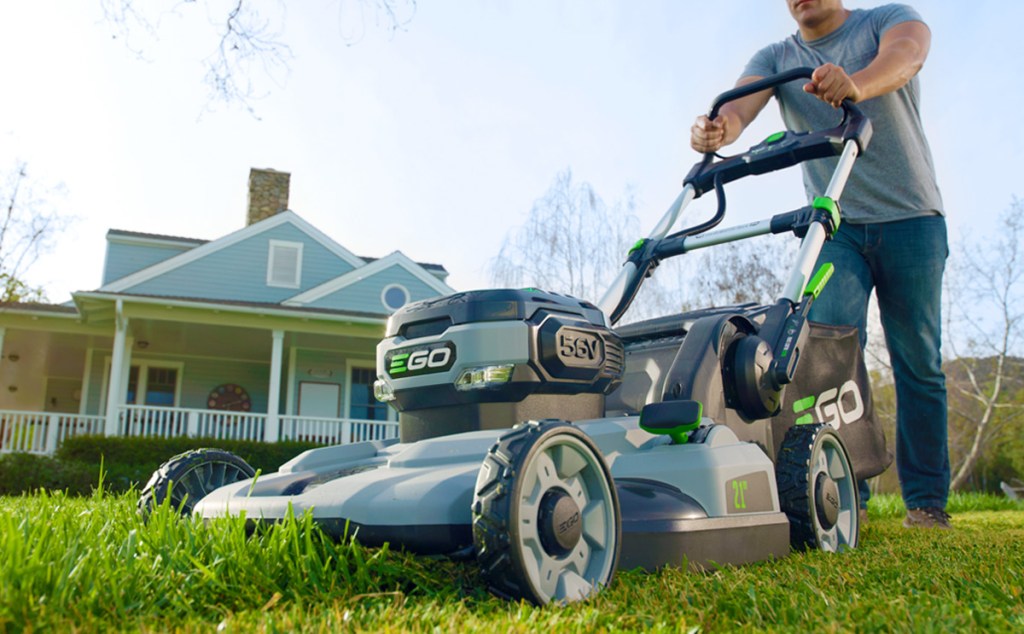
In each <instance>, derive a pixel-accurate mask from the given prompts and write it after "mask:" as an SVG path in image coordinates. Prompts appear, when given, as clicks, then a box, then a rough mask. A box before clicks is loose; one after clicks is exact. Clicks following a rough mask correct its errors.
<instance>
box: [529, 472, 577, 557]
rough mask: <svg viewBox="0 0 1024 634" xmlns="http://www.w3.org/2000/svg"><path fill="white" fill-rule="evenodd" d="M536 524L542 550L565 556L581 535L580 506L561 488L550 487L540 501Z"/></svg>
mask: <svg viewBox="0 0 1024 634" xmlns="http://www.w3.org/2000/svg"><path fill="white" fill-rule="evenodd" d="M537 526H538V527H539V529H540V541H541V545H542V546H543V547H544V551H545V552H546V553H547V554H549V555H551V556H552V557H565V556H566V555H568V554H569V553H571V552H572V551H573V549H574V548H576V544H578V543H579V541H580V537H581V536H582V535H583V523H582V522H581V521H580V507H579V505H578V504H576V502H574V501H573V499H572V497H570V496H569V494H568V493H566V492H565V491H564V490H563V489H561V488H557V489H552V490H550V491H548V492H547V493H545V494H544V498H543V499H542V500H541V502H540V509H539V510H538V513H537Z"/></svg>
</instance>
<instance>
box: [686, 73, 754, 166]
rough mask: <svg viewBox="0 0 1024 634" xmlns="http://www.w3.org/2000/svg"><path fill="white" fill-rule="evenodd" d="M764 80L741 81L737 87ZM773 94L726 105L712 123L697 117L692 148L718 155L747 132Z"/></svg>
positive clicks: (693, 129)
mask: <svg viewBox="0 0 1024 634" xmlns="http://www.w3.org/2000/svg"><path fill="white" fill-rule="evenodd" d="M759 79H762V78H761V77H741V78H740V80H739V81H738V82H736V87H737V88H739V87H740V86H745V85H747V84H749V83H751V82H754V81H757V80H759ZM771 96H772V91H771V90H762V91H761V92H756V93H754V94H752V95H747V96H746V97H742V98H740V99H737V100H735V101H730V102H729V103H727V104H725V105H723V106H722V107H721V108H720V109H719V110H718V116H717V117H715V120H714V121H712V120H711V119H708V118H707V116H706V115H701V116H699V117H697V121H696V122H695V123H694V124H693V127H692V128H690V146H691V147H692V148H693V149H695V150H697V151H698V152H717V151H718V149H719V148H721V147H723V146H725V145H729V144H730V143H732V142H733V141H735V140H736V139H738V138H739V136H740V134H741V133H742V132H743V130H745V129H746V127H747V126H748V125H750V122H751V121H753V120H754V119H755V118H756V117H757V115H758V114H760V112H761V111H762V110H763V109H764V107H765V106H766V105H767V104H768V100H769V99H771Z"/></svg>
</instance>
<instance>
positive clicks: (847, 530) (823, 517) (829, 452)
mask: <svg viewBox="0 0 1024 634" xmlns="http://www.w3.org/2000/svg"><path fill="white" fill-rule="evenodd" d="M775 477H776V481H777V482H778V486H779V503H780V505H781V506H782V510H783V511H784V512H785V513H786V515H787V516H788V517H789V536H790V544H791V545H792V546H793V548H795V549H797V550H807V549H811V548H820V549H821V550H825V551H829V552H839V551H843V550H846V549H848V548H856V547H857V539H858V537H859V534H860V518H859V514H858V509H859V496H858V494H857V478H856V476H855V474H854V472H853V466H852V465H851V463H850V456H849V454H848V453H847V452H846V448H845V446H844V445H843V441H842V439H841V438H839V435H838V434H837V433H836V432H835V431H834V430H833V429H832V428H831V427H829V426H828V425H824V424H814V425H795V426H793V427H790V428H789V430H787V431H786V437H785V439H784V440H783V442H782V447H781V448H780V449H779V455H778V457H777V459H776V462H775Z"/></svg>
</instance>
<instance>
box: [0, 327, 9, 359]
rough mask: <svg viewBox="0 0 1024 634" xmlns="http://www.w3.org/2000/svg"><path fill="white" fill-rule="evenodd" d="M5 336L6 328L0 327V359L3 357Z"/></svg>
mask: <svg viewBox="0 0 1024 634" xmlns="http://www.w3.org/2000/svg"><path fill="white" fill-rule="evenodd" d="M6 336H7V329H6V328H0V359H3V358H4V338H5V337H6Z"/></svg>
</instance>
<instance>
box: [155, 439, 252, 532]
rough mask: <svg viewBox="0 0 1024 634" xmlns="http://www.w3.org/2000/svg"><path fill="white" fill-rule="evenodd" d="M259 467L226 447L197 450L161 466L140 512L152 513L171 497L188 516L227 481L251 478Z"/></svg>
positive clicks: (174, 504) (174, 505) (175, 457)
mask: <svg viewBox="0 0 1024 634" xmlns="http://www.w3.org/2000/svg"><path fill="white" fill-rule="evenodd" d="M255 476H256V470H255V469H253V468H252V467H251V466H250V465H249V463H248V462H246V461H245V460H243V459H242V458H240V457H239V456H236V455H235V454H233V453H231V452H230V451H224V450H222V449H194V450H192V451H186V452H185V453H182V454H178V455H177V456H174V457H173V458H171V459H170V460H168V461H167V462H165V463H163V464H162V465H160V468H158V469H157V470H156V471H154V472H153V475H152V476H151V477H150V478H149V482H147V483H146V486H145V487H143V489H142V491H141V493H140V494H139V505H138V510H139V513H142V514H143V515H146V514H148V513H149V512H150V511H151V510H153V509H154V508H156V507H157V506H159V505H161V504H163V503H164V500H166V499H167V498H168V497H169V498H170V505H171V507H172V508H174V509H175V510H177V511H178V512H180V513H181V514H182V515H184V516H186V517H188V516H189V515H191V514H192V509H194V508H195V505H196V503H197V502H199V500H201V499H203V498H204V497H206V496H207V495H209V494H210V493H211V492H213V491H214V490H215V489H219V488H220V487H222V486H224V485H226V484H232V483H234V482H239V481H241V480H248V479H249V478H253V477H255Z"/></svg>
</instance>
